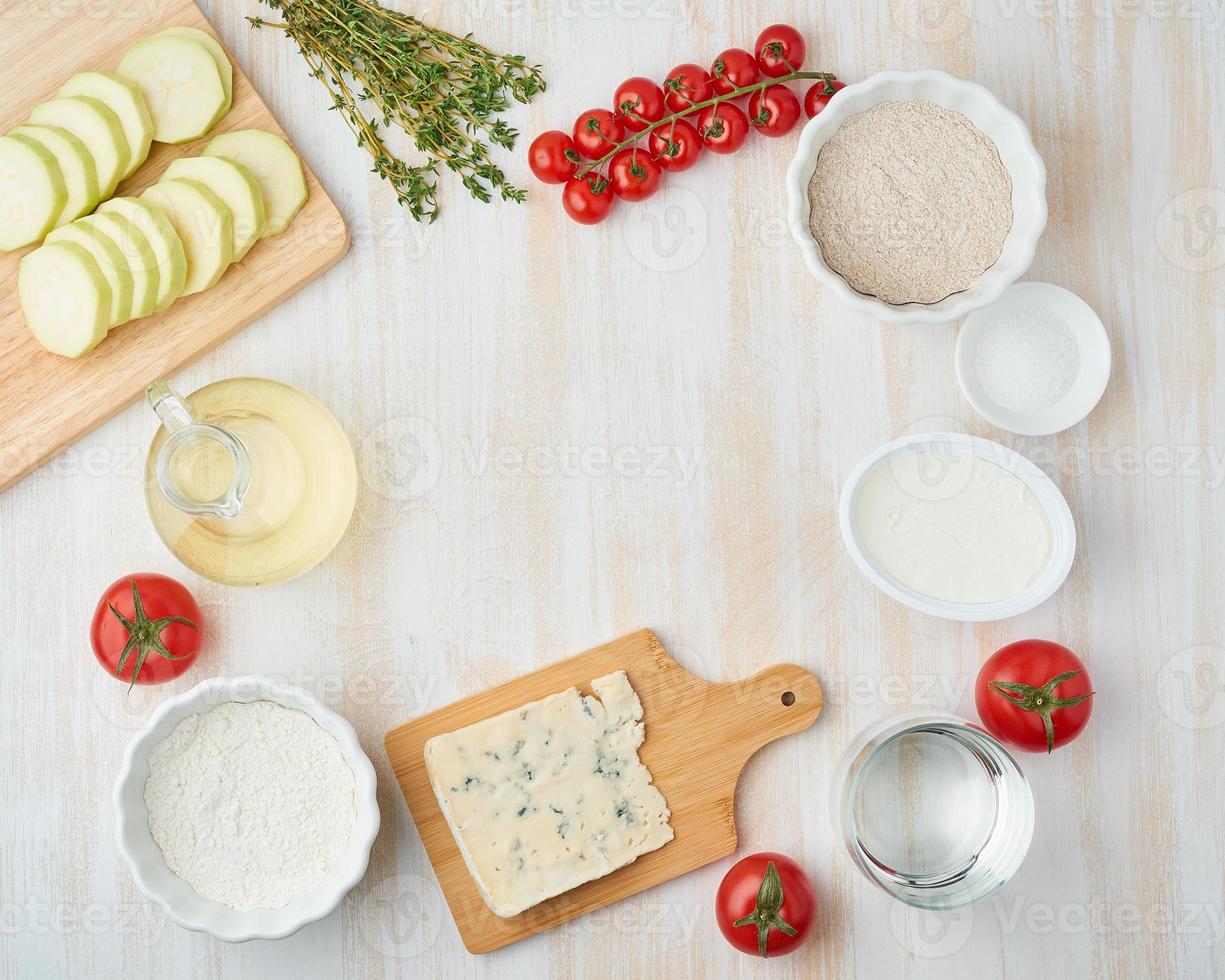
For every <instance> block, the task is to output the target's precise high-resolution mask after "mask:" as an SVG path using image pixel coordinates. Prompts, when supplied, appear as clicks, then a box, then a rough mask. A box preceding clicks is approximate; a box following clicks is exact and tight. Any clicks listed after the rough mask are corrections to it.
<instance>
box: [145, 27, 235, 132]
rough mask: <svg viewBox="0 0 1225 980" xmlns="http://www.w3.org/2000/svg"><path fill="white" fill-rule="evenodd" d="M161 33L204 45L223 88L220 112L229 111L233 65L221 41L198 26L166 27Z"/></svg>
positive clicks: (232, 88) (232, 84)
mask: <svg viewBox="0 0 1225 980" xmlns="http://www.w3.org/2000/svg"><path fill="white" fill-rule="evenodd" d="M161 33H162V34H169V35H170V36H171V37H181V38H186V39H187V40H188V41H195V42H196V43H197V44H202V45H203V46H204V50H206V51H207V52H208V53H209V55H210V56H211V57H212V59H213V64H215V65H216V66H217V73H218V74H219V75H221V87H222V88H224V89H225V109H224V110H223V111H222V113H221V114H222V115H223V116H224V115H225V114H226V113H227V112H229V111H230V106H231V105H232V104H233V102H234V66H233V65H231V64H230V58H229V56H228V55H227V54H226V53H225V48H223V47H222V46H221V42H220V41H218V40H217V39H216V38H215V37H213V35H211V34H210V33H209V32H208V31H202V30H200V29H199V28H198V27H167V28H166V29H165V30H164V31H162V32H161Z"/></svg>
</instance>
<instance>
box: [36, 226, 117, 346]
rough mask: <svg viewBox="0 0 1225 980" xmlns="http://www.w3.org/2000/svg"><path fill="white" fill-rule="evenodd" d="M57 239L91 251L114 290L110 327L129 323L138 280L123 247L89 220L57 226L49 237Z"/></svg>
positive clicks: (111, 288) (112, 292) (108, 283)
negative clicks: (124, 255)
mask: <svg viewBox="0 0 1225 980" xmlns="http://www.w3.org/2000/svg"><path fill="white" fill-rule="evenodd" d="M56 242H72V243H73V244H74V245H80V246H81V248H83V249H85V251H87V252H88V253H89V254H90V257H91V258H92V259H93V260H94V262H95V263H96V264H97V266H98V271H99V272H101V273H102V278H103V279H105V280H106V284H107V286H109V287H110V290H111V315H110V322H109V323H108V324H107V326H108V327H116V326H118V325H119V324H121V323H127V322H128V320H130V319H131V318H132V292H133V290H134V289H135V282H134V281H133V279H132V273H131V272H129V271H128V263H127V261H126V260H125V259H124V257H123V253H122V252H121V251H119V246H118V245H116V244H115V243H114V242H113V241H111V239H110V238H108V237H107V236H106V235H104V234H102V232H100V231H98V229H97V228H96V227H95V225H94V224H92V223H91V222H88V221H74V222H72V223H71V224H67V225H64V226H63V227H62V228H56V229H55V231H53V232H51V234H49V235H48V236H47V244H48V245H53V244H55V243H56Z"/></svg>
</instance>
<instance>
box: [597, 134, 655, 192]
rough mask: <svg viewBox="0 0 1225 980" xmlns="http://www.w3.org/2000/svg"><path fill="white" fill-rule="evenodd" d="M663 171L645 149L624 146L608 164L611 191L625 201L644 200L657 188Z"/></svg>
mask: <svg viewBox="0 0 1225 980" xmlns="http://www.w3.org/2000/svg"><path fill="white" fill-rule="evenodd" d="M663 179H664V172H663V170H662V169H660V166H659V164H658V163H656V162H655V161H654V160H652V159H651V156H650V154H648V153H647V151H646V150H645V149H641V148H639V147H633V146H630V147H626V148H625V149H624V150H622V151H621V152H620V153H618V154H617V155H616V156H615V157H613V158H612V160H611V161H610V162H609V164H608V182H609V183H610V184H611V185H612V189H613V193H614V194H616V195H617V197H621V198H624V199H625V200H627V201H645V200H646V199H647V198H648V197H650V196H651V195H652V194H654V193H655V192H656V191H657V190H659V185H660V184H661V183H663Z"/></svg>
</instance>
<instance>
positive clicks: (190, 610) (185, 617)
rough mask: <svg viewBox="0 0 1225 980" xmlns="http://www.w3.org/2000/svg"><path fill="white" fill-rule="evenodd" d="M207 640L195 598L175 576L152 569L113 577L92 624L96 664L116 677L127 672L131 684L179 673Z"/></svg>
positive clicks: (95, 611)
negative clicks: (158, 572)
mask: <svg viewBox="0 0 1225 980" xmlns="http://www.w3.org/2000/svg"><path fill="white" fill-rule="evenodd" d="M203 641H204V621H203V618H202V617H201V615H200V607H199V606H197V605H196V600H195V599H193V598H192V596H191V593H190V592H188V591H187V589H186V588H185V587H184V586H182V585H180V584H179V583H178V582H176V581H175V580H174V579H172V578H169V577H168V576H165V575H158V574H156V573H154V572H139V573H137V574H136V575H127V576H125V577H124V578H121V579H116V580H115V581H114V582H112V583H111V584H110V586H109V587H108V588H107V590H106V591H105V592H103V593H102V598H101V599H99V600H98V606H97V608H96V609H94V618H93V622H92V623H91V624H90V627H89V642H90V644H91V645H92V646H93V648H94V656H95V657H97V658H98V663H100V664H102V666H103V667H105V668H106V669H107V670H108V671H110V672H111V673H112V674H114V675H115V676H116V677H119V678H124V677H125V676H126V677H127V679H128V688H129V689H131V687H132V685H133V684H162V683H164V682H166V681H168V680H172V679H173V678H175V677H178V676H179V674H181V673H183V671H185V670H186V669H187V668H188V667H190V666H191V665H192V663H193V662H194V661H195V659H196V654H198V653H199V652H200V644H201V643H202V642H203ZM151 654H152V656H150V655H151Z"/></svg>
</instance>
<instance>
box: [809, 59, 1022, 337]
mask: <svg viewBox="0 0 1225 980" xmlns="http://www.w3.org/2000/svg"><path fill="white" fill-rule="evenodd" d="M916 100H917V101H928V102H935V103H936V104H937V105H941V106H944V107H945V108H946V109H955V110H957V111H958V112H961V113H963V114H964V115H965V116H966V117H967V118H969V120H970V121H971V122H972V123H974V125H975V126H977V127H978V129H979V130H980V131H981V132H982V133H983V135H985V136H986V137H987V138H988V139H990V140H991V141H992V142H993V143H994V144H995V147H996V149H997V150H998V151H999V155H1000V160H1001V161H1002V162H1003V164H1004V167H1005V168H1006V169H1007V171H1008V175H1009V176H1010V177H1011V178H1012V228H1011V230H1010V231H1009V232H1008V237H1007V238H1006V239H1005V240H1004V248H1003V251H1002V252H1001V253H1000V257H999V259H997V260H996V262H995V264H994V265H993V266H991V268H990V269H988V270H987V271H986V272H984V273H983V274H982V276H980V277H979V279H978V281H977V282H975V283H974V284H973V285H972V286H970V287H969V288H968V289H965V290H962V291H961V292H959V293H953V294H952V295H950V296H946V297H945V298H944V299H942V300H940V302H938V303H930V304H924V303H906V304H902V305H894V304H891V303H886V302H884V301H883V300H879V299H877V298H876V297H874V296H867V295H865V294H863V293H860V292H858V291H856V290H854V289H852V288H851V286H850V285H849V284H848V283H847V281H846V280H845V279H843V278H842V276H840V275H839V274H838V273H836V272H834V271H833V269H831V268H830V267H829V266H828V265H826V264H825V259H824V258H823V257H822V255H821V248H820V246H819V245H817V243H816V240H815V239H814V238H813V237H812V232H810V231H809V229H808V219H809V213H810V208H809V204H808V182H809V181H810V180H811V179H812V175H813V172H814V171H815V170H816V167H817V156H818V154H819V153H820V152H821V147H822V146H824V145H825V141H826V140H828V139H829V138H830V137H831V136H833V134H834V131H835V130H837V128H838V127H839V126H840V125H841V124H842V122H843V121H844V120H845V119H847V117H849V116H853V115H855V114H856V113H859V112H864V111H866V110H868V109H871V108H872V107H873V106H875V105H878V104H879V103H881V102H913V101H916ZM787 223H788V225H789V226H790V228H791V236H792V237H793V238H794V239H795V240H796V242H797V243H798V244H799V246H800V250H801V251H802V252H803V253H804V261H805V263H806V264H807V265H808V269H809V271H810V272H811V273H812V274H813V276H814V277H816V279H817V280H818V281H819V282H820V283H821V284H822V285H824V286H825V287H826V288H828V289H830V290H832V291H833V292H834V294H835V295H836V296H837V297H838V299H839V300H841V301H842V302H843V303H844V304H845V305H847V306H849V307H851V308H852V309H855V310H862V311H863V312H865V313H870V314H871V315H873V316H875V317H878V318H880V319H882V320H885V321H887V322H890V323H950V322H952V321H953V320H957V319H959V318H960V317H963V316H965V315H966V314H967V313H969V312H970V311H971V310H976V309H978V308H979V307H982V306H986V305H987V304H988V303H990V302H992V301H994V300H995V299H996V298H997V297H998V296H999V295H1000V293H1002V292H1003V291H1004V289H1005V288H1007V287H1008V286H1009V285H1011V284H1012V283H1013V282H1015V281H1016V280H1017V279H1019V278H1020V277H1021V276H1023V275H1024V274H1025V271H1026V270H1027V269H1028V268H1029V265H1030V263H1031V262H1032V261H1033V258H1034V249H1035V248H1037V245H1038V239H1039V238H1040V237H1041V235H1042V230H1043V229H1044V228H1045V227H1046V167H1045V166H1044V165H1043V163H1042V158H1041V157H1040V156H1039V155H1038V151H1037V150H1036V149H1034V143H1033V140H1032V139H1031V138H1030V135H1029V128H1028V127H1027V126H1026V125H1025V123H1024V122H1023V121H1022V120H1021V118H1020V116H1018V115H1017V114H1016V113H1014V112H1012V111H1011V110H1009V109H1006V108H1005V107H1004V106H1003V104H1002V103H1001V102H1000V101H999V100H998V99H997V98H996V97H995V96H994V95H992V94H991V93H990V92H989V91H988V90H987V89H985V88H983V87H982V86H981V85H978V84H975V83H974V82H967V81H965V80H963V79H960V78H956V77H954V76H953V75H949V74H948V73H946V72H942V71H935V70H932V69H929V70H925V71H882V72H878V73H877V74H875V75H873V76H872V77H870V78H868V79H866V80H865V81H862V82H856V83H855V84H854V85H848V86H847V87H846V88H844V89H841V90H839V91H838V93H837V94H836V95H834V97H833V98H832V99H830V101H829V105H827V106H826V107H825V109H824V110H823V111H822V112H821V113H820V115H818V116H815V117H814V118H812V119H810V120H809V121H808V124H807V125H806V126H805V127H804V129H803V131H802V132H801V134H800V141H799V146H798V147H797V148H796V151H795V159H793V160H792V161H791V166H790V167H789V168H788V170H787Z"/></svg>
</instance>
